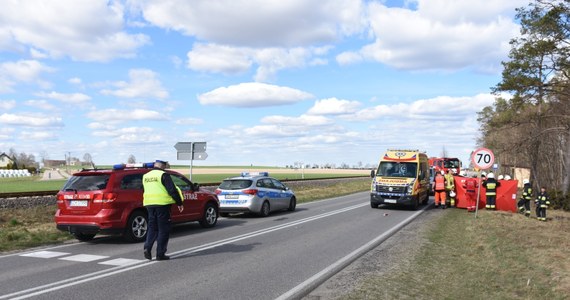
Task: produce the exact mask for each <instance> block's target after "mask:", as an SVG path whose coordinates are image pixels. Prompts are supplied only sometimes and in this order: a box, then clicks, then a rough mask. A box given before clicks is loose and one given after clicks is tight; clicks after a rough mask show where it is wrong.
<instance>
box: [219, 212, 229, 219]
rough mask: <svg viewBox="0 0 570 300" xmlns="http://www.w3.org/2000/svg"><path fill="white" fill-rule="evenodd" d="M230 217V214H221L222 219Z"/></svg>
mask: <svg viewBox="0 0 570 300" xmlns="http://www.w3.org/2000/svg"><path fill="white" fill-rule="evenodd" d="M229 216H230V213H220V217H224V218H227V217H229Z"/></svg>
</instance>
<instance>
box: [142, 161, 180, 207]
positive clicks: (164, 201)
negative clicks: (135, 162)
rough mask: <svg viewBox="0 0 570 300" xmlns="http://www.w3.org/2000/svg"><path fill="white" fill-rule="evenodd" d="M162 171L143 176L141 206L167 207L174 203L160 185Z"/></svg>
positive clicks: (153, 171) (154, 171)
mask: <svg viewBox="0 0 570 300" xmlns="http://www.w3.org/2000/svg"><path fill="white" fill-rule="evenodd" d="M162 174H164V171H161V170H152V171H150V172H148V173H146V174H144V175H143V188H144V194H143V205H144V206H147V205H168V204H174V203H176V201H174V199H172V197H171V196H170V195H169V194H168V192H167V191H166V188H165V187H164V185H163V184H162Z"/></svg>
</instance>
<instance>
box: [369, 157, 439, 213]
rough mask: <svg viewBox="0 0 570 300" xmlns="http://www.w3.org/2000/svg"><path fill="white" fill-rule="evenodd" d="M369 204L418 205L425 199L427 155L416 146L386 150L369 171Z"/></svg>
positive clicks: (427, 173) (427, 195)
mask: <svg viewBox="0 0 570 300" xmlns="http://www.w3.org/2000/svg"><path fill="white" fill-rule="evenodd" d="M371 175H372V185H371V189H370V206H371V207H373V208H377V207H378V205H380V204H399V205H406V206H409V207H411V208H412V209H418V207H419V206H420V204H427V202H428V200H429V189H430V182H429V166H428V157H427V155H426V154H425V153H423V152H420V151H419V150H387V151H386V152H385V153H384V155H383V156H382V157H381V158H380V163H379V164H378V168H377V169H376V171H373V172H372V174H371Z"/></svg>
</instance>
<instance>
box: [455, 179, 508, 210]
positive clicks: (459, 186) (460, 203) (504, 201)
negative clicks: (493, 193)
mask: <svg viewBox="0 0 570 300" xmlns="http://www.w3.org/2000/svg"><path fill="white" fill-rule="evenodd" d="M454 178H455V193H456V194H457V196H456V198H455V202H456V206H457V207H458V208H467V206H468V203H467V192H466V191H465V184H464V182H465V179H467V177H462V176H454ZM499 182H500V183H501V186H499V187H498V188H497V203H496V209H497V210H502V211H512V212H517V185H518V181H517V180H499ZM479 185H481V183H480V182H479ZM475 193H477V192H475ZM480 193H481V194H480V196H479V209H482V208H485V204H486V203H487V201H486V200H487V197H486V196H485V188H484V187H483V186H481V192H480ZM475 197H477V195H476V194H475Z"/></svg>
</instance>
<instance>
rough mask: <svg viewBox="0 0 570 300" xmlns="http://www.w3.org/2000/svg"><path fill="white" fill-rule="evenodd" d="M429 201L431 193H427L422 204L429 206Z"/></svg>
mask: <svg viewBox="0 0 570 300" xmlns="http://www.w3.org/2000/svg"><path fill="white" fill-rule="evenodd" d="M428 201H429V192H427V193H426V196H425V198H424V201H422V204H423V205H426V204H428Z"/></svg>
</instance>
